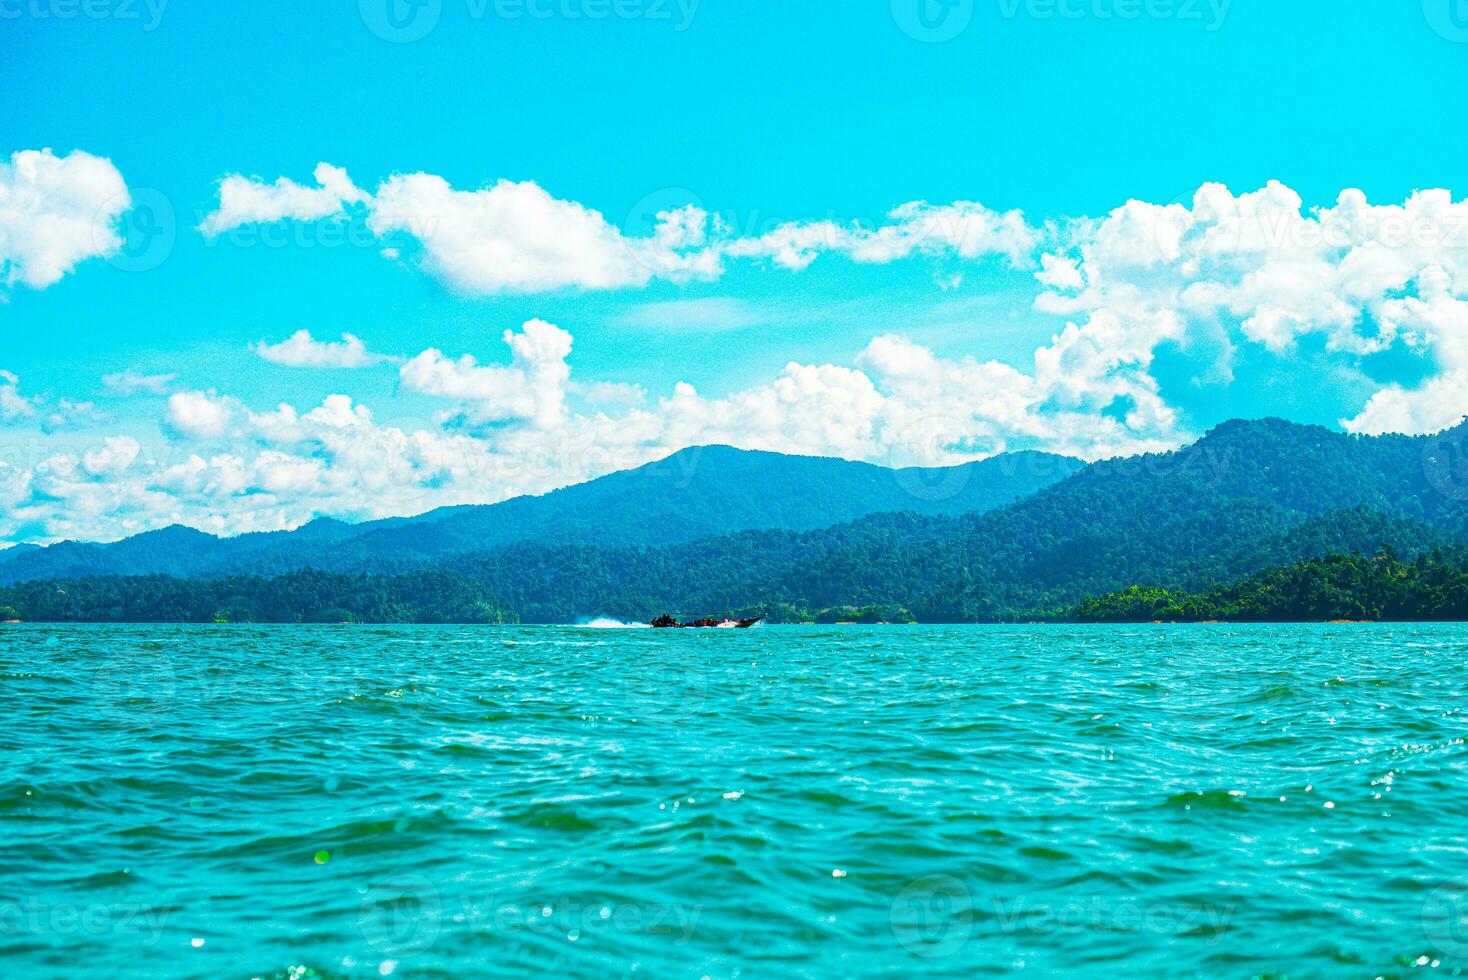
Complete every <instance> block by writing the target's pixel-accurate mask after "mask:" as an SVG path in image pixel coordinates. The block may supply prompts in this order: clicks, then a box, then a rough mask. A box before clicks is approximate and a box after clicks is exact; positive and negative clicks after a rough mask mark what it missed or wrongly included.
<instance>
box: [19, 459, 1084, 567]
mask: <svg viewBox="0 0 1468 980" xmlns="http://www.w3.org/2000/svg"><path fill="white" fill-rule="evenodd" d="M1084 465H1085V464H1084V463H1082V462H1081V461H1079V460H1075V459H1071V458H1069V457H1064V456H1056V455H1052V454H1048V453H1038V452H1020V453H1008V454H1002V455H999V456H995V457H992V458H990V459H986V460H981V461H978V462H974V463H966V464H962V465H959V466H952V467H937V468H928V469H923V468H905V469H889V468H886V467H881V466H876V465H873V464H870V463H860V462H852V461H849V460H842V459H834V458H828V457H810V456H788V455H784V454H780V453H770V452H759V451H752V450H740V449H734V448H731V447H728V446H702V447H695V448H690V449H685V450H682V451H680V452H677V453H674V454H673V455H671V456H669V457H667V458H665V459H663V460H659V461H657V462H654V463H649V464H647V465H645V466H641V467H638V468H636V469H633V470H628V471H624V472H619V473H613V474H610V475H608V476H603V477H600V478H598V479H595V480H591V481H589V482H587V483H582V484H577V485H575V486H570V487H565V488H563V489H560V490H555V491H552V492H550V493H547V494H544V495H541V496H525V497H516V498H513V499H510V500H506V501H503V502H500V503H497V504H485V505H472V506H458V507H445V508H440V509H438V510H434V511H430V512H428V513H426V514H422V515H419V516H417V517H409V518H388V519H384V520H379V521H370V522H365V523H362V524H346V523H343V522H341V521H336V520H332V519H330V518H319V519H317V520H314V521H311V522H310V523H308V524H306V525H303V526H302V527H300V528H297V529H296V530H294V531H280V532H267V533H254V534H245V535H240V536H238V537H234V538H218V537H215V536H213V535H210V534H206V533H204V532H202V531H198V530H195V529H192V528H187V527H182V526H178V525H175V526H171V527H166V528H162V529H159V530H156V531H148V532H145V533H142V534H138V535H134V536H132V537H130V538H125V539H123V540H121V541H117V542H113V543H110V544H87V543H81V542H70V541H68V542H62V543H59V544H56V545H52V546H51V547H48V548H41V549H34V548H31V549H28V550H25V551H21V552H17V553H15V554H13V555H9V556H7V557H6V558H0V584H10V583H15V582H22V581H29V580H38V579H59V578H78V577H83V576H97V575H145V574H154V573H161V574H167V575H173V576H178V577H185V578H188V577H218V576H224V575H235V574H242V573H253V574H275V573H280V572H284V571H289V570H293V569H297V568H303V567H307V566H310V567H317V568H332V569H358V568H372V569H378V570H381V569H401V568H408V567H414V566H418V565H421V564H423V563H425V562H429V561H433V560H439V559H445V558H449V557H452V556H455V555H459V554H465V553H469V552H476V551H484V550H490V549H494V548H500V547H505V546H509V545H513V544H517V543H522V542H530V541H533V542H537V543H542V544H547V545H550V544H596V545H607V546H634V547H641V546H657V545H669V544H678V543H683V542H687V541H692V540H696V539H698V538H702V537H708V536H711V535H719V534H727V533H731V532H737V531H743V530H750V529H779V530H795V531H803V530H811V529H815V528H820V527H826V526H829V525H832V524H837V523H841V522H845V521H851V520H855V519H857V518H860V517H863V516H866V515H868V514H873V513H881V512H886V511H912V512H915V513H920V514H927V515H955V514H961V513H968V512H974V511H984V510H989V509H992V508H994V507H997V506H1002V505H1004V504H1007V503H1010V502H1012V501H1014V500H1018V499H1020V498H1022V497H1025V496H1028V495H1029V494H1031V493H1034V492H1035V491H1036V490H1039V489H1040V488H1042V487H1044V486H1048V485H1050V484H1051V483H1054V482H1056V481H1058V480H1060V479H1063V478H1064V477H1066V476H1069V475H1070V474H1071V473H1074V472H1076V471H1077V470H1079V469H1081V468H1082V467H1083V466H1084ZM324 544H329V545H330V547H327V548H324V547H323V545H324ZM12 551H15V549H12Z"/></svg>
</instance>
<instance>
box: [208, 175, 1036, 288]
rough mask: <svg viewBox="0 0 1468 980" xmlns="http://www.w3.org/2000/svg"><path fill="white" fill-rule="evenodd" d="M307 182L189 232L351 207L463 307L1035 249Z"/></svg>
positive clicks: (427, 184) (502, 184) (976, 223)
mask: <svg viewBox="0 0 1468 980" xmlns="http://www.w3.org/2000/svg"><path fill="white" fill-rule="evenodd" d="M316 179H317V183H318V184H319V185H320V186H319V187H316V188H306V187H302V186H301V185H299V184H296V183H295V182H294V181H291V180H290V179H289V178H285V177H281V178H278V179H277V180H276V181H274V182H273V183H266V182H264V181H263V180H261V179H259V178H247V177H242V176H239V175H237V174H236V175H231V176H229V177H226V178H225V179H224V180H223V181H222V182H221V184H220V204H219V207H218V208H217V209H216V210H215V211H214V212H212V213H211V214H209V215H208V216H207V217H206V218H205V219H204V221H203V222H202V223H201V225H200V226H199V227H200V230H201V231H203V232H204V233H205V234H208V235H217V234H219V233H220V232H221V231H226V230H229V229H231V228H234V227H237V226H239V225H241V224H244V223H247V222H251V221H276V220H281V219H287V218H289V219H294V220H298V221H313V220H319V219H322V218H330V217H334V216H338V215H340V214H342V213H344V212H345V211H346V210H347V208H348V206H354V205H361V206H362V211H363V213H365V214H366V216H367V224H368V227H369V228H370V230H371V231H372V232H373V233H374V234H375V235H377V236H378V237H379V238H381V239H383V240H384V241H385V242H386V241H392V242H393V244H385V245H384V247H383V248H382V253H383V255H384V256H386V257H388V258H390V259H394V260H398V259H402V258H403V254H404V253H403V251H402V249H400V248H399V247H398V245H397V244H396V242H397V240H398V238H402V239H404V240H408V241H411V242H413V243H415V244H416V250H415V256H414V261H416V262H417V263H418V264H419V265H421V266H422V268H423V269H424V270H425V271H427V272H428V273H430V274H431V275H433V276H435V277H437V278H438V279H439V280H441V281H442V282H443V283H445V284H446V285H447V286H449V287H450V288H452V289H455V290H458V291H461V292H464V293H469V294H474V295H490V294H498V293H531V292H545V291H550V290H559V289H581V290H602V289H623V288H635V287H640V286H645V285H647V284H648V283H649V282H652V281H654V280H667V281H672V282H687V281H690V280H696V279H705V280H707V279H716V278H718V277H719V276H720V275H722V274H723V272H724V265H725V260H726V258H746V259H762V260H769V261H771V262H773V263H774V264H776V265H778V266H782V267H784V268H786V269H790V270H799V269H804V268H805V267H806V266H808V265H810V264H811V263H812V262H813V261H815V259H816V258H817V257H818V256H820V255H821V254H825V253H835V254H841V255H845V256H846V257H847V258H849V259H851V260H852V261H855V262H863V263H886V262H893V261H896V260H898V259H903V258H907V257H909V256H912V255H927V256H945V255H948V256H955V257H957V258H960V259H965V260H974V259H979V258H983V257H986V256H1004V257H1006V258H1007V259H1008V260H1009V261H1010V262H1011V263H1013V264H1015V265H1016V266H1025V265H1028V264H1029V263H1030V255H1031V253H1032V251H1033V250H1034V248H1035V246H1036V243H1037V241H1038V240H1039V232H1038V231H1037V230H1035V229H1033V228H1031V227H1029V226H1028V225H1027V224H1026V223H1025V219H1024V216H1023V215H1022V214H1021V213H1020V212H1018V211H1008V212H1003V213H1000V212H997V211H993V210H990V209H989V208H986V207H984V206H983V205H982V204H978V203H976V202H972V201H958V202H955V203H953V204H947V205H931V204H928V203H926V202H923V201H914V202H910V203H907V204H904V205H902V206H900V207H898V208H895V209H893V210H892V211H891V212H890V213H889V214H888V215H887V216H886V218H885V219H884V221H883V222H880V223H877V224H876V225H874V226H867V225H863V224H861V223H851V224H841V223H838V222H834V221H830V220H822V221H809V222H805V221H795V222H789V223H786V224H782V225H780V226H778V227H777V228H774V229H772V230H771V231H769V232H766V233H764V234H761V235H757V236H753V237H739V236H737V235H735V234H734V233H733V232H732V231H731V230H730V229H729V228H728V227H727V226H726V224H725V223H724V222H723V221H721V220H720V219H719V218H718V217H717V216H714V215H710V214H709V213H708V212H706V211H705V210H703V209H702V208H699V207H696V206H693V205H687V206H684V207H679V208H670V209H668V210H666V211H662V212H659V213H658V214H657V215H656V216H655V220H654V226H653V228H652V230H651V233H650V234H646V235H629V234H626V233H625V232H623V231H622V229H620V228H619V227H618V226H617V225H616V224H615V223H613V222H611V221H608V220H607V218H606V217H605V216H604V215H603V214H602V213H601V212H599V211H597V210H595V209H593V208H590V207H587V206H586V205H584V204H581V203H579V202H576V201H568V200H563V199H560V198H557V197H554V196H553V195H551V194H550V193H549V192H548V191H546V190H545V189H544V188H542V187H541V186H540V185H539V184H536V183H535V182H534V181H512V180H500V181H497V182H495V183H493V184H490V185H488V186H485V187H481V188H477V189H472V190H461V189H457V188H455V187H453V186H452V185H450V184H449V182H448V181H447V180H445V179H444V178H442V177H440V176H437V175H435V174H426V173H412V174H395V175H393V176H392V177H389V178H388V179H387V180H386V181H384V182H382V183H381V184H380V185H379V186H378V188H377V190H376V191H375V192H373V193H372V194H367V193H365V192H363V191H360V190H359V189H358V188H357V187H356V185H355V184H353V183H352V182H351V180H350V178H349V177H348V176H347V174H346V172H345V171H343V170H341V169H339V168H334V167H331V166H329V165H328V164H324V163H323V164H320V165H318V167H317V169H316ZM950 280H951V277H949V278H948V279H945V281H950Z"/></svg>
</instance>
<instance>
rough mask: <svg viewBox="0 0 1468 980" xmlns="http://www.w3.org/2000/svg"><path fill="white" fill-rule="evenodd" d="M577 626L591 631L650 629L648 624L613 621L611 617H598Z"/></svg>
mask: <svg viewBox="0 0 1468 980" xmlns="http://www.w3.org/2000/svg"><path fill="white" fill-rule="evenodd" d="M576 625H577V626H580V627H581V628H582V629H589V630H645V629H649V628H650V627H649V626H648V625H647V624H646V623H624V622H622V621H621V620H620V619H612V618H611V617H609V616H598V617H597V618H596V619H588V620H587V621H586V622H584V623H577V624H576Z"/></svg>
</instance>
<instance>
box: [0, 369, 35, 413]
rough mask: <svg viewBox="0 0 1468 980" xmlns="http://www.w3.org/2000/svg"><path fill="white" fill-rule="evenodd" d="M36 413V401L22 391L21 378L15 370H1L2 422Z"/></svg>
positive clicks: (0, 401)
mask: <svg viewBox="0 0 1468 980" xmlns="http://www.w3.org/2000/svg"><path fill="white" fill-rule="evenodd" d="M35 414H36V406H35V403H34V402H33V401H31V399H29V398H27V397H26V396H25V395H22V394H21V393H20V378H18V377H16V375H15V372H13V371H0V422H14V421H15V420H16V419H26V418H31V417H33V416H34V415H35Z"/></svg>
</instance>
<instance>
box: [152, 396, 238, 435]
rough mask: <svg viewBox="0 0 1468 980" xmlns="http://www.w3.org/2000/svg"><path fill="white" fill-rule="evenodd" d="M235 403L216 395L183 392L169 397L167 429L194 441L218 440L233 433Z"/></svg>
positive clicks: (232, 400)
mask: <svg viewBox="0 0 1468 980" xmlns="http://www.w3.org/2000/svg"><path fill="white" fill-rule="evenodd" d="M235 407H236V405H235V402H234V399H231V398H221V397H219V396H218V395H216V394H214V393H213V392H207V391H180V392H177V393H175V394H172V395H169V396H168V412H167V421H168V425H169V426H170V427H171V428H172V429H173V430H174V431H175V432H177V433H178V434H180V435H183V436H187V437H190V438H194V439H218V438H220V437H221V436H224V435H226V434H227V433H228V432H229V430H230V423H231V421H232V420H233V418H234V415H235Z"/></svg>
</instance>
